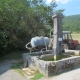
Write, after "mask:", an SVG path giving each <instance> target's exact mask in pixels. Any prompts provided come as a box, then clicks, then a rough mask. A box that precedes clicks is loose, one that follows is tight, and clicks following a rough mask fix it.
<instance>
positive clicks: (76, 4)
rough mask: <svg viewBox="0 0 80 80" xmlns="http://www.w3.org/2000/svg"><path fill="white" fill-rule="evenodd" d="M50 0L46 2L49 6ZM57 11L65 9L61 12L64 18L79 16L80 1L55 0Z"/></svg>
mask: <svg viewBox="0 0 80 80" xmlns="http://www.w3.org/2000/svg"><path fill="white" fill-rule="evenodd" d="M51 1H52V0H46V3H47V4H49V3H50V2H51ZM55 1H56V4H57V7H56V10H58V9H65V11H64V12H63V13H64V15H65V16H70V15H77V14H80V0H55Z"/></svg>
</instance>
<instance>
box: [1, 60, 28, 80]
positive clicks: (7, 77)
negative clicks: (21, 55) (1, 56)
mask: <svg viewBox="0 0 80 80" xmlns="http://www.w3.org/2000/svg"><path fill="white" fill-rule="evenodd" d="M16 62H17V61H16V60H10V61H9V60H7V61H4V62H0V80H27V79H26V78H25V77H24V76H22V75H21V74H19V73H18V72H17V71H16V70H14V69H11V66H12V65H13V64H15V63H16Z"/></svg>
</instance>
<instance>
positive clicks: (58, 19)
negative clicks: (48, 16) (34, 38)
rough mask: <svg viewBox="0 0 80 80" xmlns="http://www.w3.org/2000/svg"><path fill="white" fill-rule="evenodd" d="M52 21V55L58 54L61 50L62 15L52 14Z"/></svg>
mask: <svg viewBox="0 0 80 80" xmlns="http://www.w3.org/2000/svg"><path fill="white" fill-rule="evenodd" d="M52 17H53V23H54V25H53V26H54V32H53V33H54V34H53V35H54V40H53V53H54V55H55V56H56V55H58V54H59V53H61V52H62V45H61V44H62V36H63V34H62V18H63V15H53V16H52Z"/></svg>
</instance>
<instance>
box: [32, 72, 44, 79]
mask: <svg viewBox="0 0 80 80" xmlns="http://www.w3.org/2000/svg"><path fill="white" fill-rule="evenodd" d="M42 77H44V75H43V74H41V73H39V72H38V73H37V74H35V76H34V77H33V78H32V79H31V80H39V79H41V78H42Z"/></svg>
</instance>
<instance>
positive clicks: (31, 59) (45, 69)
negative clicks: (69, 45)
mask: <svg viewBox="0 0 80 80" xmlns="http://www.w3.org/2000/svg"><path fill="white" fill-rule="evenodd" d="M50 56H53V54H41V55H35V54H32V53H31V54H28V53H24V54H23V62H24V64H26V67H29V68H31V69H33V70H35V71H39V72H40V73H42V74H44V75H45V76H53V75H54V74H57V73H61V72H65V71H68V70H71V69H73V68H78V67H80V56H72V57H68V58H64V59H61V60H57V61H44V60H42V58H43V57H50Z"/></svg>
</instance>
